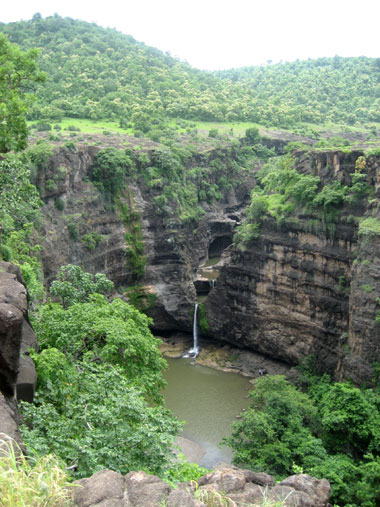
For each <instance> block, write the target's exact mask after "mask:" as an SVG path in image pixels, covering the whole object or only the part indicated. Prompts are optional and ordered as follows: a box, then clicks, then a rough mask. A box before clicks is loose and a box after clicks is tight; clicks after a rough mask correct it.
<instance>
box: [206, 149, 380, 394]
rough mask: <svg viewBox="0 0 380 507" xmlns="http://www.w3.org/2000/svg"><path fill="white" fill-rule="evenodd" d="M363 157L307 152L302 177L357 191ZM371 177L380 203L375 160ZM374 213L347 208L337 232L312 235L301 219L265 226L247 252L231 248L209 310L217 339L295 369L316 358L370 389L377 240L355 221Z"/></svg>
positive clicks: (376, 354)
mask: <svg viewBox="0 0 380 507" xmlns="http://www.w3.org/2000/svg"><path fill="white" fill-rule="evenodd" d="M361 155H363V153H362V152H351V153H341V152H328V153H317V152H315V153H311V154H309V155H301V154H299V157H298V169H299V170H300V171H301V172H309V173H310V172H311V173H313V174H315V175H318V176H319V177H320V178H321V181H322V182H323V183H324V184H326V183H330V182H331V181H334V180H338V181H341V183H342V184H349V183H350V182H351V176H350V174H351V173H353V172H354V171H355V162H356V160H357V158H358V157H359V156H361ZM366 173H367V182H368V183H369V184H370V186H371V187H373V188H374V190H375V197H377V196H378V193H379V190H378V188H379V163H378V160H377V159H376V157H371V158H370V159H369V160H367V167H366ZM375 201H376V202H377V200H376V199H375ZM372 205H373V203H372ZM371 211H372V214H373V215H375V216H376V213H377V210H375V209H373V210H370V209H369V207H368V205H367V204H361V205H358V206H357V207H356V209H353V210H352V209H351V210H342V212H341V218H340V219H339V220H338V221H337V224H336V227H335V230H333V231H332V233H331V231H330V233H323V232H321V231H320V232H318V233H315V232H311V230H312V228H311V226H310V223H309V222H308V217H307V216H302V215H300V216H298V217H296V218H297V220H294V221H293V222H288V223H287V225H286V227H283V228H281V227H277V225H276V224H275V222H274V221H273V220H270V219H268V220H266V221H265V224H264V225H263V226H262V229H261V233H260V237H259V238H258V239H257V240H255V241H252V242H251V243H250V244H249V245H247V247H246V248H245V249H244V251H238V250H236V249H233V248H232V249H231V252H230V261H229V262H228V263H226V264H225V266H224V268H222V270H221V274H220V276H219V278H218V283H217V286H216V287H215V289H214V290H213V291H212V292H211V293H210V295H209V297H208V298H207V300H206V302H205V309H206V315H207V317H208V319H209V324H210V329H211V330H212V335H213V336H215V337H216V336H217V337H218V338H219V339H223V340H226V341H227V342H230V343H233V344H235V345H238V346H241V347H248V348H251V349H253V350H256V351H258V352H261V353H262V354H265V355H268V356H270V357H274V358H278V359H281V360H284V361H286V362H288V363H290V364H299V363H300V362H302V361H303V360H304V359H305V358H306V357H307V356H308V355H313V356H315V358H316V359H317V363H318V365H319V367H320V368H321V369H322V370H323V371H326V372H328V373H330V374H332V375H333V376H335V378H341V379H343V378H351V379H352V380H353V381H354V382H355V383H359V384H360V383H361V382H363V381H366V382H370V381H371V380H372V368H371V367H372V364H373V363H374V362H375V361H380V349H379V345H378V344H379V338H380V329H379V326H377V325H376V323H375V318H376V312H377V310H378V303H377V297H378V294H379V293H380V277H379V268H380V266H379V262H380V259H379V254H378V252H379V250H378V243H379V239H378V238H377V237H376V236H374V237H372V238H370V239H369V238H366V239H364V238H360V237H359V238H358V233H357V232H358V224H357V222H358V219H357V218H356V219H355V218H353V217H350V216H349V213H352V212H353V213H355V215H356V217H359V218H360V216H363V215H367V214H369V213H370V212H371Z"/></svg>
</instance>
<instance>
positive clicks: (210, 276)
mask: <svg viewBox="0 0 380 507" xmlns="http://www.w3.org/2000/svg"><path fill="white" fill-rule="evenodd" d="M231 243H232V235H224V236H218V237H217V238H215V239H214V240H213V241H212V242H211V243H210V245H209V247H208V255H207V256H206V258H207V260H206V261H205V262H204V263H202V264H201V265H200V266H199V268H198V271H197V277H196V279H195V280H194V286H195V290H196V292H197V296H198V301H200V298H204V297H206V296H207V295H208V294H209V292H210V291H211V290H212V289H213V288H214V287H215V283H216V280H217V278H218V276H219V269H220V265H219V263H220V259H221V256H222V253H223V251H224V250H225V249H226V248H227V247H228V246H230V245H231Z"/></svg>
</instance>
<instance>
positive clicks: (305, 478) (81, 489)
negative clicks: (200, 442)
mask: <svg viewBox="0 0 380 507" xmlns="http://www.w3.org/2000/svg"><path fill="white" fill-rule="evenodd" d="M77 484H78V487H77V488H75V490H74V503H75V505H78V506H79V507H92V506H95V505H96V506H97V507H111V506H112V507H127V506H128V507H160V506H163V505H164V506H165V507H166V506H167V507H202V506H206V505H210V501H211V500H212V505H215V506H218V505H223V506H241V507H243V506H245V507H247V506H249V505H263V504H265V502H268V501H273V502H276V501H280V502H281V501H282V502H283V504H284V505H285V506H292V507H298V506H299V507H327V506H328V504H329V497H330V484H329V483H328V481H327V480H326V479H315V478H314V477H311V476H310V475H306V474H302V475H292V476H291V477H288V478H287V479H285V480H284V481H282V482H281V483H279V484H276V482H275V480H274V478H273V477H272V476H271V475H268V474H265V473H255V472H252V471H250V470H242V469H239V468H236V467H234V466H232V465H222V466H220V467H217V468H216V470H215V471H214V472H212V473H210V474H207V475H204V476H203V477H201V478H200V479H199V480H198V482H197V483H195V482H194V481H191V482H187V483H182V484H180V485H179V486H178V488H176V489H174V488H171V487H170V486H169V484H167V483H166V482H164V481H163V480H162V479H159V478H158V477H155V476H153V475H148V474H147V473H145V472H129V473H128V474H127V475H125V476H122V475H121V474H118V473H116V472H113V471H111V470H102V471H100V472H97V473H96V474H94V475H93V476H92V477H90V478H88V479H82V480H80V481H77Z"/></svg>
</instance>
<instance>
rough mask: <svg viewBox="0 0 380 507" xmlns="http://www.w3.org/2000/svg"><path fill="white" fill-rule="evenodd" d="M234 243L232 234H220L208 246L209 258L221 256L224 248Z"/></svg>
mask: <svg viewBox="0 0 380 507" xmlns="http://www.w3.org/2000/svg"><path fill="white" fill-rule="evenodd" d="M231 244H232V236H219V237H217V238H215V239H214V240H213V241H212V242H211V243H210V245H209V247H208V258H209V260H210V259H215V258H220V257H221V255H222V253H223V250H225V249H226V248H227V247H228V246H230V245H231Z"/></svg>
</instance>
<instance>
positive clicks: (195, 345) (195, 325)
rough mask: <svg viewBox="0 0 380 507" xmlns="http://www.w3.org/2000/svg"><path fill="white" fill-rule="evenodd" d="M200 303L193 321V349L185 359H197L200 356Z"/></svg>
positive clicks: (196, 304)
mask: <svg viewBox="0 0 380 507" xmlns="http://www.w3.org/2000/svg"><path fill="white" fill-rule="evenodd" d="M198 306H199V305H198V303H195V307H194V320H193V347H192V348H191V349H190V350H189V352H187V354H185V355H184V356H183V357H194V358H195V357H197V355H198V354H199V347H198Z"/></svg>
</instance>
